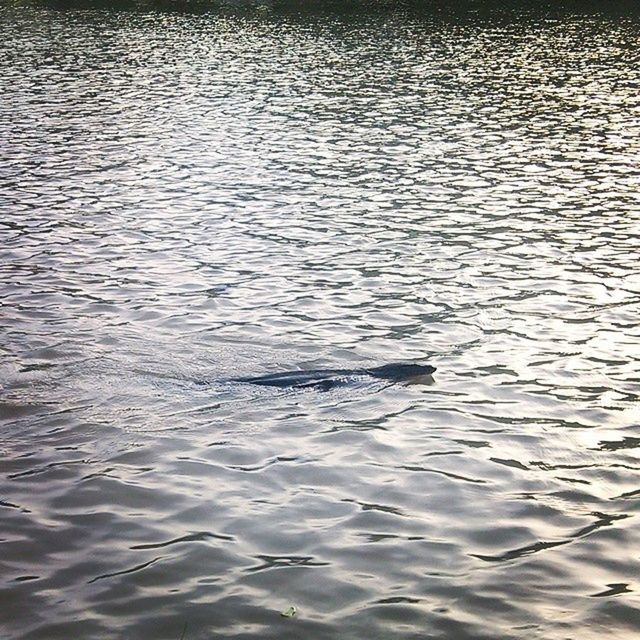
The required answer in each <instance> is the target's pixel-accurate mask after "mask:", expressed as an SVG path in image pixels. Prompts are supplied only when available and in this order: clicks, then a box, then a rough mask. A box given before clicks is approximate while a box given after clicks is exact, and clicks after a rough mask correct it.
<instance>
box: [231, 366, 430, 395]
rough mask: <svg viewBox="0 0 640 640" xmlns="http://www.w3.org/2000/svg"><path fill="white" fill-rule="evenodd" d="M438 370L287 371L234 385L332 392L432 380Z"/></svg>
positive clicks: (398, 367)
mask: <svg viewBox="0 0 640 640" xmlns="http://www.w3.org/2000/svg"><path fill="white" fill-rule="evenodd" d="M435 370H436V368H435V367H432V366H431V365H429V364H385V365H383V366H381V367H366V368H363V369H312V370H310V371H284V372H282V373H269V374H267V375H263V376H249V377H245V378H234V379H233V382H247V383H250V384H258V385H263V386H268V387H283V388H284V387H290V388H296V389H303V388H307V387H315V388H317V389H319V390H320V391H329V390H330V389H333V388H334V387H337V386H341V385H344V384H347V383H348V382H349V381H351V380H357V379H361V378H377V379H380V380H389V381H390V382H402V381H409V380H412V379H416V378H421V377H424V376H430V375H431V374H432V373H433V372H434V371H435Z"/></svg>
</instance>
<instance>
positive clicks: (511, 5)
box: [13, 0, 640, 22]
mask: <svg viewBox="0 0 640 640" xmlns="http://www.w3.org/2000/svg"><path fill="white" fill-rule="evenodd" d="M13 4H14V5H15V6H37V7H43V8H48V9H54V10H110V11H142V12H146V11H163V12H172V13H188V14H198V13H211V12H215V13H234V14H237V13H249V14H251V13H254V12H255V11H256V10H258V11H260V12H269V13H273V14H282V15H290V16H294V15H306V16H309V15H314V14H317V15H338V16H339V15H343V16H347V15H351V16H368V17H373V16H376V15H380V16H384V15H388V14H394V13H398V12H401V13H403V14H405V15H406V14H408V15H413V16H415V17H419V16H421V15H423V16H429V17H431V18H434V17H436V18H440V19H442V20H454V21H456V22H459V21H465V20H477V19H479V18H480V19H496V18H502V19H509V18H512V19H516V20H520V19H522V18H523V17H525V16H527V15H531V16H538V17H539V16H541V15H546V16H548V17H550V18H551V17H554V16H562V15H570V14H574V13H575V14H578V15H591V14H592V15H602V16H605V15H609V16H623V15H636V16H639V15H640V5H639V4H638V3H637V2H634V1H633V0H619V1H618V2H615V3H604V2H599V1H597V0H562V1H560V2H552V1H550V0H455V1H453V2H448V1H447V0H80V1H79V2H78V1H76V0H15V1H14V3H13Z"/></svg>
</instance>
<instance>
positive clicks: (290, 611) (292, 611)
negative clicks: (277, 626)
mask: <svg viewBox="0 0 640 640" xmlns="http://www.w3.org/2000/svg"><path fill="white" fill-rule="evenodd" d="M296 613H298V610H297V609H296V608H295V607H294V606H293V605H291V606H290V607H287V608H286V609H283V610H282V611H281V612H280V615H281V616H282V617H283V618H293V616H295V615H296Z"/></svg>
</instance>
